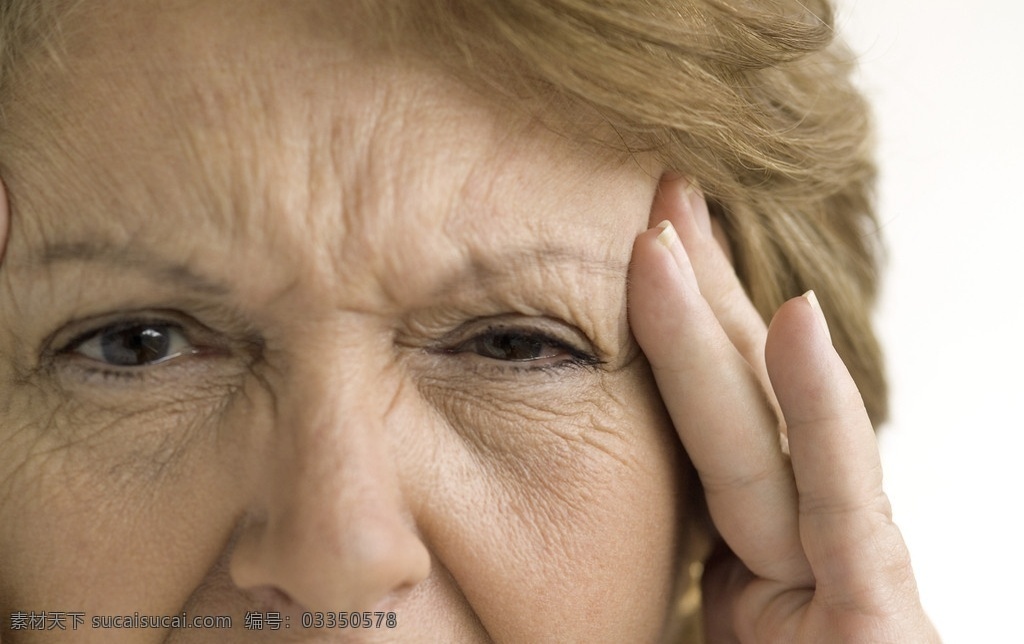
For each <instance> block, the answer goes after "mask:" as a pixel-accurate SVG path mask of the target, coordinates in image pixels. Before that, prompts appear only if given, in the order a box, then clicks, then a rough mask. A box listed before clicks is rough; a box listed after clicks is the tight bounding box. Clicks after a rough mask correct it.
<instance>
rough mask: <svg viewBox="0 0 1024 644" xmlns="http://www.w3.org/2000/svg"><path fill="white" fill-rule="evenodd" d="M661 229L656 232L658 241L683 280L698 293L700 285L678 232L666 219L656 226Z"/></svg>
mask: <svg viewBox="0 0 1024 644" xmlns="http://www.w3.org/2000/svg"><path fill="white" fill-rule="evenodd" d="M657 227H658V228H660V229H661V232H660V233H658V237H657V238H656V239H657V240H658V243H659V244H660V245H661V246H663V247H664V248H665V250H667V251H668V254H669V255H671V256H672V259H673V261H675V264H676V267H677V268H678V269H679V272H680V274H681V275H682V276H683V280H684V281H685V282H686V283H688V284H689V285H690V286H691V287H692V288H693V289H694V290H696V291H697V292H698V293H699V292H700V285H699V284H698V283H697V276H696V275H694V273H693V266H691V265H690V257H689V256H688V255H687V254H686V249H685V248H683V242H682V241H680V239H679V233H678V232H676V228H675V226H673V225H672V222H671V221H669V220H668V219H666V220H664V221H662V222H661V223H660V224H658V226H657Z"/></svg>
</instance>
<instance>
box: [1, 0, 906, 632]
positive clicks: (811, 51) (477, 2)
mask: <svg viewBox="0 0 1024 644" xmlns="http://www.w3.org/2000/svg"><path fill="white" fill-rule="evenodd" d="M339 1H340V0H339ZM68 2H72V3H73V2H74V0H50V1H48V2H47V1H43V0H0V109H2V108H3V107H4V106H5V105H6V104H7V101H8V100H10V99H9V86H10V84H11V83H12V79H13V81H16V80H17V76H18V74H19V73H20V72H19V64H20V61H21V60H22V59H23V58H24V55H25V51H27V50H29V49H32V48H44V49H45V48H47V47H49V45H48V44H47V43H49V42H50V41H49V40H48V38H49V36H48V34H50V33H52V32H53V30H54V28H55V27H56V26H57V25H58V23H59V20H57V16H58V13H59V12H58V11H57V10H55V9H54V7H57V6H61V7H63V6H64V5H65V4H67V3H68ZM362 11H363V12H364V15H363V17H364V18H365V20H367V21H369V23H370V24H369V25H368V27H371V29H364V30H362V33H364V34H367V33H372V35H371V36H368V37H367V38H368V40H369V41H371V42H374V43H385V44H386V45H387V46H388V47H391V48H400V49H404V50H407V51H412V52H414V53H416V54H417V55H419V56H422V57H424V58H426V59H429V60H432V61H434V62H437V63H439V64H442V65H444V66H445V67H447V68H448V69H450V70H451V71H452V73H454V74H455V75H457V76H458V77H459V78H461V79H463V80H464V81H465V82H467V83H468V84H470V85H471V86H476V87H479V88H481V89H483V90H484V91H486V92H489V93H492V95H495V96H498V97H502V98H511V99H514V101H513V102H515V101H523V99H526V98H532V99H540V104H542V105H543V106H545V109H547V110H550V111H551V113H553V114H557V115H558V118H554V119H551V120H550V123H551V126H552V127H557V128H561V129H563V131H564V133H565V134H566V135H567V136H571V137H577V138H579V137H588V136H590V135H589V134H588V133H589V132H590V130H589V129H588V128H584V127H574V126H573V125H572V123H573V119H574V117H575V116H577V115H578V114H579V113H580V108H584V109H586V110H587V111H589V112H590V113H596V114H598V115H600V118H601V119H602V120H603V121H604V122H605V123H606V124H607V125H609V126H610V127H611V128H612V130H613V131H614V132H615V133H616V139H615V142H614V144H615V145H616V146H618V148H619V150H620V151H622V152H625V153H628V154H633V153H645V154H652V155H654V156H655V158H656V159H658V160H659V161H660V162H661V163H662V164H663V165H664V166H665V167H666V168H669V169H671V170H674V171H676V172H679V173H682V174H685V175H687V176H690V177H693V178H696V179H697V180H698V181H699V183H700V185H701V187H702V188H703V189H704V191H705V193H706V195H707V196H708V197H709V200H710V203H711V205H712V208H713V210H714V212H715V215H716V216H717V217H718V219H719V220H720V221H721V223H722V224H723V226H724V228H725V229H726V231H727V233H728V235H729V238H730V242H731V244H732V254H733V257H734V261H735V266H736V272H737V274H738V275H739V277H740V279H741V281H742V282H743V284H744V286H745V287H746V289H747V292H748V294H749V296H750V298H751V300H752V301H753V303H754V305H755V306H756V307H757V309H758V310H759V311H760V312H761V314H762V316H763V317H764V318H765V320H767V319H769V318H770V316H771V315H772V314H773V313H774V311H775V310H776V309H777V308H778V307H779V306H780V305H781V304H782V302H784V301H785V300H786V299H788V298H790V297H793V296H796V295H799V294H800V293H802V292H804V291H806V290H808V289H811V288H813V289H814V290H815V291H816V292H817V294H818V296H819V298H820V301H821V303H822V306H823V308H824V310H825V314H826V317H827V318H828V320H829V325H830V327H831V332H832V338H833V342H834V343H835V346H836V348H837V350H838V351H839V353H840V355H842V357H843V359H844V361H845V362H846V364H847V366H848V367H849V369H850V372H851V374H852V375H853V378H854V379H855V380H856V382H857V385H858V386H859V388H860V391H861V393H862V395H863V398H864V403H865V406H866V407H867V410H868V413H869V415H870V416H871V418H872V420H873V421H874V422H875V423H876V426H877V424H878V423H880V422H881V421H882V420H883V419H884V418H885V416H886V413H887V396H886V383H885V377H884V372H883V365H882V358H881V352H880V349H879V345H878V343H877V340H876V338H875V335H874V332H873V329H872V325H871V309H872V307H873V304H874V301H875V298H876V294H877V285H878V266H879V263H880V256H881V252H880V242H879V236H878V234H877V226H876V222H875V217H874V213H873V210H872V204H871V202H872V199H871V190H872V186H873V181H874V177H875V170H874V165H873V163H872V160H871V155H870V152H871V148H870V145H869V143H870V128H869V118H868V110H867V107H866V104H865V101H864V100H863V98H862V96H861V95H860V93H859V92H858V91H857V89H856V88H855V87H854V85H853V84H852V82H851V73H852V70H853V64H852V60H853V58H852V55H851V54H850V52H849V51H848V50H847V49H846V48H845V47H844V46H843V45H842V43H840V42H838V41H837V40H836V39H835V38H834V30H833V28H834V16H833V9H832V7H831V4H830V3H829V2H828V0H406V1H404V2H401V3H399V2H393V1H390V0H387V1H384V2H381V1H378V0H364V2H363V3H362ZM29 71H30V70H29ZM26 73H28V72H26ZM534 104H535V103H534ZM539 117H540V118H542V119H544V118H545V115H543V114H541V115H539ZM0 127H2V126H0ZM2 138H3V137H2V130H0V139H2ZM596 142H597V143H599V144H601V145H609V142H608V141H606V140H601V141H596ZM0 153H3V151H2V150H0ZM698 572H699V571H698ZM688 597H689V598H688ZM688 597H684V602H688V603H689V605H690V609H688V610H696V609H695V608H694V607H695V605H696V604H695V602H694V601H693V600H692V595H691V596H688ZM688 623H689V624H690V626H689V627H688V628H692V627H693V624H694V622H692V621H690V622H688ZM677 634H685V635H688V636H690V637H696V635H695V633H694V632H693V631H690V630H688V631H686V632H685V633H684V632H683V631H678V632H677Z"/></svg>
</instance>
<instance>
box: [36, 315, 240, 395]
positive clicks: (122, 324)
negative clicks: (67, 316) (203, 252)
mask: <svg viewBox="0 0 1024 644" xmlns="http://www.w3.org/2000/svg"><path fill="white" fill-rule="evenodd" d="M182 318H185V316H181V315H175V314H172V313H168V314H166V315H163V316H140V317H127V318H121V319H114V320H112V321H110V322H107V323H104V324H100V325H98V326H94V327H92V328H91V329H90V330H88V331H85V332H84V333H80V334H78V335H76V336H75V337H74V339H72V340H71V341H69V342H67V343H65V344H64V345H63V347H62V348H61V349H58V350H57V351H54V352H53V353H52V355H53V357H54V358H64V359H66V360H70V361H73V364H74V366H75V367H76V368H77V369H78V370H79V371H80V374H81V376H82V377H83V378H84V379H93V378H100V379H103V380H121V381H128V380H134V381H138V380H142V379H144V378H148V377H150V376H153V375H154V374H155V373H156V371H155V370H154V367H157V366H161V368H162V369H163V368H174V367H176V366H181V365H180V364H175V363H178V362H179V360H178V359H179V358H188V357H191V356H200V357H201V356H204V355H205V356H210V355H216V354H218V353H221V350H218V348H217V347H215V346H205V345H203V344H202V343H199V342H196V340H195V336H197V335H202V332H197V331H196V329H197V328H198V329H204V328H205V327H202V325H200V324H199V323H198V322H195V321H193V320H190V319H188V318H185V319H188V321H185V320H183V319H182ZM154 328H159V329H163V330H164V331H165V332H166V333H167V334H168V335H170V334H177V335H178V336H180V338H183V339H184V342H185V344H187V348H186V349H184V350H181V349H180V348H179V349H178V350H176V351H173V352H172V354H171V355H169V356H166V357H163V358H159V359H156V360H153V361H152V362H148V363H144V364H139V365H117V364H113V363H111V364H108V363H105V362H101V361H100V360H97V359H96V358H93V357H90V356H88V355H85V354H84V353H82V352H81V349H82V347H83V346H85V345H87V344H88V343H90V342H95V341H101V340H102V338H103V336H105V335H115V334H117V333H120V332H125V331H132V330H134V329H154ZM207 333H209V332H207ZM173 344H174V343H173V341H171V345H172V346H173ZM101 350H102V348H101Z"/></svg>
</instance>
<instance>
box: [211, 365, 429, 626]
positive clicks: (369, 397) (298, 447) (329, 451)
mask: <svg viewBox="0 0 1024 644" xmlns="http://www.w3.org/2000/svg"><path fill="white" fill-rule="evenodd" d="M309 380H310V379H307V382H308V381H309ZM312 380H313V381H314V382H315V381H319V382H324V380H323V379H320V378H314V379H312ZM375 389H378V390H379V389H380V387H375ZM378 398H379V396H375V395H374V394H373V393H372V392H367V391H366V390H365V389H364V390H363V391H359V390H357V389H356V388H353V387H351V386H335V387H331V386H329V384H328V385H326V386H325V385H319V386H299V387H296V388H294V389H293V393H292V394H290V395H285V396H280V395H279V396H278V400H277V402H278V404H277V406H276V407H277V410H276V413H275V418H276V423H275V426H274V428H273V434H274V435H273V437H272V438H271V439H270V441H269V443H268V444H269V445H270V446H271V448H270V449H269V450H268V453H269V454H268V456H267V457H265V458H264V459H263V464H264V468H265V470H264V471H261V472H259V474H258V475H257V476H258V477H259V478H260V479H262V481H261V484H259V485H258V486H257V488H256V489H258V490H260V491H259V492H258V493H257V498H256V499H255V501H254V503H253V508H252V511H251V512H250V517H252V518H251V520H247V521H246V523H245V525H244V526H243V527H242V528H241V533H240V535H239V537H238V541H237V542H236V545H235V548H234V551H233V553H232V554H231V564H230V573H231V576H232V579H233V581H234V583H235V584H236V585H237V586H238V587H240V588H243V589H249V590H258V591H261V592H264V593H266V592H267V591H270V595H271V596H275V597H280V596H282V595H283V596H285V597H287V598H288V600H290V601H291V602H293V603H294V604H297V605H299V606H300V607H301V608H302V609H303V610H311V611H360V610H370V609H373V608H375V607H378V606H380V605H381V602H383V601H384V600H387V599H394V598H395V597H397V596H399V595H401V594H402V593H403V592H405V591H408V590H409V589H411V588H412V587H413V586H415V585H416V584H418V583H419V582H420V581H422V580H424V579H425V578H426V577H427V575H428V574H429V572H430V555H429V552H428V550H427V547H426V546H425V544H424V543H423V541H422V539H421V538H420V536H419V535H418V534H417V532H416V528H415V522H414V520H413V517H412V514H411V512H410V510H409V507H408V505H407V503H406V500H405V498H404V496H403V493H402V490H401V487H402V486H401V480H400V477H399V472H398V465H397V462H396V456H397V455H396V454H395V453H394V452H393V449H394V447H393V446H394V445H395V444H396V441H395V440H394V438H393V437H391V438H389V435H388V430H389V427H388V425H389V423H393V422H396V421H395V420H394V418H390V419H389V416H393V415H394V409H393V405H394V400H393V399H392V400H384V401H380V404H377V403H375V401H376V400H377V399H378ZM389 398H391V397H390V396H389Z"/></svg>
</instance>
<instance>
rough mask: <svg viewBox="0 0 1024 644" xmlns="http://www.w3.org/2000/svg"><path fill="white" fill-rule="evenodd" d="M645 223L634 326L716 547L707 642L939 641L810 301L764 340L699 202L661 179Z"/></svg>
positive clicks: (867, 436)
mask: <svg viewBox="0 0 1024 644" xmlns="http://www.w3.org/2000/svg"><path fill="white" fill-rule="evenodd" d="M651 219H652V221H653V222H658V221H662V220H667V221H669V222H671V225H667V227H665V228H653V229H651V230H649V231H647V232H645V233H643V234H641V235H640V236H639V237H638V238H637V240H636V244H635V246H634V249H633V253H634V254H633V261H632V266H631V269H630V271H631V272H630V293H629V298H630V312H629V316H630V324H631V326H632V328H633V332H634V334H635V335H636V338H637V341H638V342H639V343H640V346H641V347H642V348H643V351H644V353H645V354H646V355H647V358H648V360H649V361H650V363H651V367H652V370H653V372H654V376H655V379H656V380H657V383H658V388H659V389H660V391H661V396H662V398H663V399H664V401H665V405H666V407H667V409H668V411H669V414H670V415H671V417H672V420H673V423H674V425H675V427H676V430H677V431H678V433H679V437H680V439H681V440H682V442H683V446H684V447H685V449H686V451H687V453H688V455H689V457H690V459H691V461H692V462H693V465H694V467H695V468H696V470H697V473H698V474H699V476H700V479H701V482H702V485H703V488H704V493H705V495H706V498H707V504H708V509H709V511H710V514H711V519H712V521H713V522H714V525H715V527H716V529H717V530H718V532H719V534H720V535H721V538H722V540H723V543H722V544H720V546H719V548H718V552H717V554H715V555H713V556H712V557H711V558H710V559H709V561H708V562H707V565H706V567H705V573H704V579H703V590H704V615H705V627H706V631H707V642H708V643H709V644H719V643H721V642H736V641H739V642H786V643H790V642H813V643H816V644H817V643H821V642H872V643H876V642H899V643H900V644H906V643H908V642H937V641H939V638H938V635H937V634H936V632H935V630H934V628H933V627H932V625H931V623H930V621H929V620H928V618H927V616H926V615H925V613H924V610H923V609H922V607H921V603H920V600H919V598H918V593H917V586H916V583H915V581H914V575H913V571H912V570H911V566H910V557H909V554H908V552H907V548H906V545H905V544H904V542H903V538H902V536H901V534H900V532H899V529H898V528H897V527H896V525H895V524H894V523H893V522H892V515H891V511H890V506H889V502H888V499H887V498H886V496H885V493H884V492H883V491H882V472H881V463H880V460H879V455H878V447H877V444H876V442H875V436H874V431H873V430H872V427H871V423H870V421H869V420H868V417H867V413H866V411H865V410H864V405H863V402H862V401H861V397H860V394H859V392H858V391H857V387H856V385H854V383H853V380H852V379H851V378H850V375H849V373H848V372H847V370H846V367H845V366H844V365H843V362H842V360H841V359H840V358H839V356H838V354H836V352H835V350H834V349H833V347H832V343H831V338H830V336H829V332H828V328H827V326H826V323H825V319H824V317H823V316H822V315H821V313H820V308H818V306H817V301H816V299H815V298H814V296H813V294H809V295H807V296H805V297H797V298H793V299H792V300H789V301H788V302H786V303H785V304H783V305H782V307H781V308H780V309H779V311H778V312H777V313H776V314H775V317H774V319H773V320H772V322H771V325H770V327H768V328H766V327H765V325H764V323H763V321H762V320H761V318H760V316H759V315H758V313H757V311H756V310H755V309H754V307H753V304H752V303H751V302H750V300H749V299H748V298H747V296H746V294H745V293H744V291H743V288H742V286H741V285H740V284H739V281H738V279H737V278H736V276H735V273H734V271H733V270H732V266H731V264H730V261H729V259H728V258H727V256H726V255H725V254H724V252H723V251H722V249H721V247H720V246H719V244H718V243H717V242H716V240H715V237H714V235H713V234H712V225H711V221H710V217H709V214H708V209H707V203H706V201H705V200H704V198H703V196H702V195H701V194H700V192H699V191H698V190H695V189H693V188H692V187H691V186H690V184H689V183H688V182H687V181H686V180H685V179H664V180H663V181H662V183H661V186H660V188H659V194H658V196H657V197H656V199H655V203H654V206H653V209H652V214H651ZM826 296H827V294H826ZM782 432H785V433H787V434H788V451H789V454H787V453H786V451H787V448H786V447H784V444H785V442H786V440H785V438H782V436H781V433H782ZM780 439H781V440H780ZM790 454H791V456H790Z"/></svg>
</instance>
